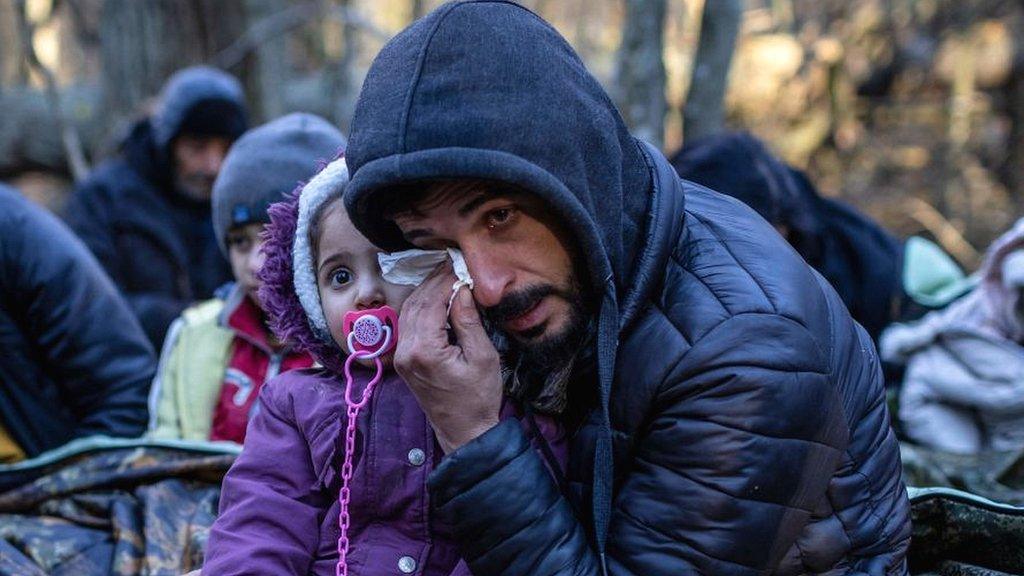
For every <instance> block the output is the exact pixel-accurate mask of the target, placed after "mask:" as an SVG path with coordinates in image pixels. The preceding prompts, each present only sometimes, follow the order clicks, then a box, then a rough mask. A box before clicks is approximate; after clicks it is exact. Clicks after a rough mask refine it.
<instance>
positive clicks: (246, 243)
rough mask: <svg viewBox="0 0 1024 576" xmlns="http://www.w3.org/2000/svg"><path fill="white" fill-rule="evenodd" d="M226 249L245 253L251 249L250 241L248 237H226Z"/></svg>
mask: <svg viewBox="0 0 1024 576" xmlns="http://www.w3.org/2000/svg"><path fill="white" fill-rule="evenodd" d="M228 248H234V249H235V250H239V251H242V252H247V251H248V250H249V249H250V248H252V241H251V240H250V239H249V237H248V236H228Z"/></svg>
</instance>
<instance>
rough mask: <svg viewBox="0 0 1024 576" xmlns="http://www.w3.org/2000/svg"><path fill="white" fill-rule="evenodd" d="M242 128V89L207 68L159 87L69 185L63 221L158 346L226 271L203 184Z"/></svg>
mask: <svg viewBox="0 0 1024 576" xmlns="http://www.w3.org/2000/svg"><path fill="white" fill-rule="evenodd" d="M246 126H247V119H246V108H245V102H244V97H243V94H242V88H241V86H240V85H239V84H238V81H237V80H235V79H234V78H233V77H231V76H229V75H227V74H225V73H223V72H220V71H218V70H214V69H212V68H205V67H195V68H187V69H185V70H182V71H180V72H178V73H176V74H175V75H173V76H172V77H171V78H170V79H169V80H168V82H167V84H166V85H165V87H164V89H163V91H162V94H161V96H160V99H159V103H158V105H157V109H156V111H155V113H154V114H153V115H152V116H151V117H149V118H147V119H144V120H142V121H140V122H139V123H137V124H136V125H135V126H134V128H133V129H132V131H131V133H130V134H129V136H128V138H127V139H126V140H125V141H124V143H123V144H122V147H121V152H122V153H121V155H120V157H118V158H115V159H112V160H110V161H108V162H106V163H105V164H103V165H101V166H100V167H98V168H97V169H96V171H95V172H94V173H93V174H92V175H91V176H90V177H89V179H88V180H86V181H85V182H84V183H83V184H82V185H81V186H80V187H79V188H78V190H76V191H75V194H74V196H73V197H72V199H71V201H70V202H69V205H68V207H67V210H66V220H67V222H68V224H69V225H70V226H71V228H72V229H73V230H74V231H75V232H76V233H78V235H79V236H80V237H81V238H82V240H84V241H85V243H86V245H87V246H88V247H89V249H90V250H92V251H93V253H94V254H95V255H96V257H97V258H98V259H99V261H100V263H101V264H103V267H104V268H105V269H106V270H107V272H108V273H109V274H110V276H111V277H112V278H113V279H114V282H115V283H116V284H117V285H118V287H119V288H120V289H121V292H122V293H123V294H124V295H125V298H126V299H127V300H128V303H129V304H130V305H131V307H132V310H134V311H135V314H136V316H138V318H139V321H140V322H141V323H142V326H143V328H144V329H145V331H146V334H147V335H148V336H149V338H150V340H151V341H152V342H153V344H154V345H155V346H156V347H157V348H159V347H160V344H161V343H162V342H163V339H164V334H165V333H166V332H167V328H168V326H169V325H170V323H171V321H172V320H174V319H175V318H177V317H178V316H179V315H180V314H181V312H182V311H183V310H184V309H185V307H186V306H188V305H189V304H191V303H192V302H193V301H195V300H199V299H205V298H209V297H210V296H212V295H213V291H214V290H215V289H216V288H217V287H219V286H220V285H222V284H223V283H225V282H227V281H228V280H229V279H230V278H231V275H230V270H229V269H228V266H227V263H226V262H225V261H224V258H223V257H222V256H221V254H220V250H219V249H218V247H217V239H216V238H215V237H214V234H213V226H212V225H211V222H210V195H211V191H212V189H213V182H214V180H215V179H216V177H217V173H218V172H219V171H220V166H221V163H222V162H223V161H224V156H225V155H226V154H227V151H228V148H229V147H230V145H231V143H232V142H233V141H234V140H235V139H236V138H238V137H239V136H240V135H241V134H242V132H244V131H245V129H246Z"/></svg>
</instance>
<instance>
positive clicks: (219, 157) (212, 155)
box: [203, 146, 224, 176]
mask: <svg viewBox="0 0 1024 576" xmlns="http://www.w3.org/2000/svg"><path fill="white" fill-rule="evenodd" d="M223 163H224V154H222V153H221V151H220V150H218V149H214V147H212V146H211V147H209V148H207V150H206V151H205V153H204V154H203V168H205V169H206V172H207V173H208V174H212V175H214V176H216V175H217V174H218V173H220V166H221V164H223Z"/></svg>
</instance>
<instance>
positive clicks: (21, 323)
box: [0, 185, 155, 462]
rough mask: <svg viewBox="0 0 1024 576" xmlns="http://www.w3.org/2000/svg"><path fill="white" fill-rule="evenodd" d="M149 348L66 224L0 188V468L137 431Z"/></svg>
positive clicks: (150, 361)
mask: <svg viewBox="0 0 1024 576" xmlns="http://www.w3.org/2000/svg"><path fill="white" fill-rule="evenodd" d="M154 369H155V360H154V357H153V350H152V348H151V346H150V345H149V342H148V341H147V340H146V337H145V335H144V334H143V332H142V329H141V328H140V327H139V324H138V322H137V321H136V320H135V317H134V315H133V314H132V313H131V310H130V309H129V308H128V305H127V304H126V303H125V302H124V300H123V299H122V298H121V295H120V294H119V293H118V291H117V288H116V287H115V286H114V284H113V283H112V282H111V281H110V278H109V277H107V275H106V274H105V273H104V272H103V269H102V268H101V267H100V265H99V263H97V262H96V259H95V258H93V256H92V255H91V254H90V253H89V250H88V249H86V247H85V246H83V245H82V243H81V241H79V240H78V239H77V238H75V235H74V234H72V233H71V231H70V230H68V229H67V227H66V226H65V225H64V224H63V223H62V222H60V220H58V219H57V218H56V217H54V216H53V215H51V214H50V213H49V212H47V211H46V210H45V209H43V208H42V207H39V206H36V205H35V204H33V203H32V202H30V201H28V200H27V199H25V198H24V197H22V195H21V194H20V193H18V192H17V191H15V190H14V189H12V188H8V187H6V186H2V185H0V462H11V461H16V460H20V459H22V458H26V457H27V458H31V457H34V456H36V455H38V454H40V453H41V452H44V451H46V450H49V449H52V448H56V447H58V446H61V445H63V444H64V443H66V442H68V441H70V440H72V439H75V438H80V437H84V436H91V435H96V434H100V435H106V436H125V437H134V436H138V435H139V434H141V433H142V432H143V431H144V430H145V427H146V393H147V391H148V390H149V383H150V381H151V380H152V378H153V372H154Z"/></svg>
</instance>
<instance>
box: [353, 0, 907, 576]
mask: <svg viewBox="0 0 1024 576" xmlns="http://www.w3.org/2000/svg"><path fill="white" fill-rule="evenodd" d="M346 158H347V161H348V165H349V167H350V169H351V170H352V172H353V179H352V182H351V183H350V185H349V187H348V189H347V191H346V197H345V200H346V206H347V207H348V209H349V212H350V214H351V216H352V219H353V222H354V223H355V224H356V226H357V227H359V229H360V230H361V231H363V232H364V233H365V234H366V235H367V236H368V237H369V238H370V240H371V241H373V242H374V243H375V244H377V245H379V246H382V247H384V248H385V249H399V248H404V247H408V246H409V245H410V244H411V245H415V246H418V247H421V248H441V247H458V248H460V249H461V250H462V252H463V254H464V256H465V259H466V262H467V264H468V267H469V272H470V274H471V275H472V276H473V279H474V282H475V287H474V289H473V291H472V293H471V296H472V297H471V298H470V293H469V292H467V291H464V290H463V291H461V292H460V294H459V297H458V298H456V299H455V302H454V304H453V307H452V312H451V314H450V318H449V319H446V317H445V308H446V305H447V303H448V298H449V296H450V293H451V287H452V282H453V281H454V276H453V275H452V274H451V273H450V270H449V269H441V270H438V271H437V272H436V273H435V275H434V276H433V277H432V278H430V279H428V280H427V281H426V282H424V284H422V285H421V286H420V287H419V288H418V289H417V291H416V292H415V293H414V294H413V295H412V296H411V297H410V298H409V300H408V301H407V302H406V303H405V305H404V307H403V309H402V311H401V316H400V324H401V326H400V329H399V342H398V349H397V351H396V358H395V363H396V367H397V369H398V371H399V372H400V373H401V375H402V376H403V377H404V378H405V379H406V380H407V382H408V384H409V386H410V388H411V389H412V390H413V392H414V393H415V394H416V396H417V399H418V400H419V403H420V406H421V407H422V408H423V410H424V411H425V412H426V414H427V416H428V418H429V420H430V422H431V425H432V427H433V428H434V431H435V433H436V436H437V438H438V440H439V442H440V444H441V447H442V448H443V449H444V451H445V452H446V456H445V458H444V461H443V462H442V463H441V464H440V465H439V467H438V469H437V470H435V472H434V473H433V474H432V477H431V479H430V490H431V498H432V503H433V506H434V508H435V510H436V511H437V513H438V514H440V515H441V517H442V518H443V519H444V520H446V521H447V522H449V523H450V525H451V526H452V530H453V534H454V535H455V537H456V538H457V539H458V541H459V544H460V546H461V551H462V554H463V558H464V559H465V560H466V561H467V563H468V564H469V567H470V570H471V571H472V573H473V574H476V575H478V576H480V575H488V574H507V575H513V574H514V575H524V574H574V575H581V574H602V573H604V574H643V575H645V576H650V575H679V574H715V575H723V574H728V575H747V574H750V575H753V574H804V573H829V574H840V573H842V574H849V573H861V574H879V575H881V574H887V575H902V574H906V565H905V559H904V556H905V552H906V549H907V545H908V539H909V533H910V525H909V516H908V512H909V506H908V502H907V497H906V493H905V489H904V487H903V485H902V483H901V477H900V461H899V452H898V446H897V442H896V439H895V437H894V436H893V434H892V432H891V430H890V428H889V417H888V414H887V413H886V408H885V403H884V401H883V400H884V397H883V391H882V381H881V375H880V373H879V367H878V362H877V358H876V356H875V354H874V347H873V346H872V344H871V342H870V340H869V338H868V336H867V334H866V333H865V332H864V331H863V329H861V328H859V327H858V326H857V325H856V324H855V323H854V322H853V321H852V320H851V319H850V317H849V315H848V314H847V312H846V311H845V308H844V306H843V304H842V301H841V300H840V299H839V297H838V296H837V295H836V294H835V292H834V291H833V290H831V288H829V287H828V284H827V283H826V282H825V281H824V280H823V279H821V278H820V277H819V276H817V275H816V274H815V273H814V272H813V271H812V270H811V269H810V268H808V267H807V265H806V264H805V263H804V262H803V261H802V260H801V259H800V258H799V256H798V255H797V254H796V253H795V252H794V251H793V250H792V249H790V248H789V247H788V246H787V245H786V244H785V242H784V241H783V240H782V238H781V237H779V235H778V234H776V233H775V232H774V231H773V230H772V229H771V227H770V226H769V225H768V224H767V223H765V222H764V221H763V220H762V219H760V218H758V217H757V215H756V214H754V213H753V211H751V210H749V209H747V208H746V207H744V206H743V205H742V204H740V203H739V202H736V201H734V200H731V199H729V198H727V197H724V196H721V195H719V194H716V193H714V192H711V191H709V190H707V189H705V188H701V187H699V186H696V185H693V184H690V183H685V182H683V181H681V180H679V178H678V176H677V175H676V174H675V172H674V171H673V170H672V167H671V165H669V163H668V162H667V160H666V159H665V158H664V157H663V156H662V155H661V154H660V153H659V152H658V151H656V150H654V149H653V148H651V147H648V146H646V145H643V144H642V143H640V142H639V141H637V140H635V139H634V138H633V137H632V136H630V134H629V133H628V131H627V130H626V128H625V126H624V125H623V122H622V119H621V117H620V116H619V114H618V112H617V111H616V110H615V108H614V106H613V105H612V104H611V103H610V100H609V98H608V97H607V95H606V94H605V93H604V91H603V90H602V89H601V88H600V86H599V85H598V83H597V82H596V81H595V80H594V78H593V77H591V76H590V75H589V74H588V73H587V72H586V70H585V68H584V67H583V64H582V63H581V62H580V60H579V58H578V57H577V56H576V54H574V53H573V51H572V50H571V48H570V47H569V46H568V44H567V43H566V42H565V40H564V39H562V38H561V37H560V36H559V35H558V33H557V32H556V31H554V29H552V28H551V27H550V26H549V25H547V24H546V23H544V22H543V21H542V20H541V19H540V18H538V17H537V16H535V15H533V14H532V13H530V12H529V11H528V10H526V9H525V8H522V7H520V6H518V5H516V4H514V3H512V2H507V1H502V0H475V1H473V0H471V1H466V2H457V3H450V4H446V5H444V6H442V7H441V8H439V9H438V10H437V11H435V12H434V13H432V14H431V15H430V16H428V17H426V18H424V19H423V20H420V21H419V22H417V23H415V24H414V25H412V26H411V27H410V28H408V29H407V30H405V31H404V32H402V33H400V34H399V35H398V36H396V37H395V38H394V39H393V40H392V41H390V42H389V43H388V45H387V46H385V47H384V49H383V50H382V51H381V53H380V55H378V57H377V59H376V61H375V62H374V64H373V66H372V67H371V69H370V71H369V74H368V76H367V78H366V81H365V84H364V86H363V90H362V94H361V95H360V99H359V104H358V106H357V109H356V113H355V116H354V118H353V122H352V132H351V135H350V140H349V148H348V150H347V153H346ZM474 301H475V302H474ZM478 309H479V313H478V312H477V310H478ZM446 321H447V322H450V324H451V330H447V329H446ZM485 327H488V328H489V329H490V330H491V333H492V334H491V336H492V337H493V338H492V337H488V334H487V333H485ZM453 341H454V342H453ZM492 342H496V343H497V347H496V346H495V345H493V344H492ZM496 348H501V349H503V354H502V360H503V363H504V365H505V368H506V369H507V370H506V372H507V373H508V374H507V377H505V378H503V377H502V375H501V373H500V371H499V363H498V358H499V351H498V350H497V349H496ZM503 392H504V393H505V394H507V395H508V396H511V397H512V399H513V400H518V401H519V402H522V403H523V404H525V405H526V407H527V408H528V409H529V410H532V411H535V412H541V413H547V414H552V415H555V416H557V417H559V418H560V420H561V422H562V423H563V425H564V426H565V427H566V429H567V432H568V434H569V435H570V442H569V453H568V466H567V468H566V469H564V470H563V469H562V467H561V466H560V465H559V464H558V462H559V460H560V457H559V455H558V454H557V453H554V454H552V452H556V451H554V450H544V449H543V448H544V446H543V444H541V446H540V448H541V449H540V450H538V451H535V450H533V449H532V448H531V446H532V443H534V442H537V440H536V438H537V435H536V434H532V435H530V434H526V433H524V431H523V429H522V428H521V427H520V426H518V424H516V423H515V422H513V421H504V422H499V421H498V413H499V409H500V406H501V403H502V394H503ZM531 436H532V438H531ZM538 452H540V453H543V454H545V455H546V457H541V456H539V455H538Z"/></svg>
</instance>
